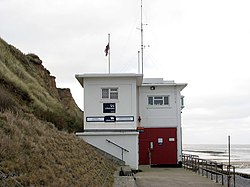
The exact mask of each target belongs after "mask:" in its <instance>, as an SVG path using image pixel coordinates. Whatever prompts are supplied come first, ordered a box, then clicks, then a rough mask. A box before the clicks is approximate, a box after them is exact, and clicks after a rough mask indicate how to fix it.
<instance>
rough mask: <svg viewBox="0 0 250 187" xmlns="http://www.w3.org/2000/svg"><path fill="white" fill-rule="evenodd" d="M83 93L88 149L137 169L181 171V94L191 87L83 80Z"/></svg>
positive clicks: (126, 79)
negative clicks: (176, 167) (166, 167)
mask: <svg viewBox="0 0 250 187" xmlns="http://www.w3.org/2000/svg"><path fill="white" fill-rule="evenodd" d="M76 79H77V80H78V81H79V83H80V84H81V86H82V87H83V89H84V92H83V97H84V120H83V121H84V127H83V132H78V133H76V135H77V136H79V137H80V138H82V139H84V140H85V141H86V142H87V143H89V144H91V145H93V146H95V147H97V148H98V149H101V150H102V151H104V152H107V153H108V154H110V155H112V156H114V157H117V158H118V159H121V160H123V161H125V164H126V165H129V166H130V167H131V168H132V169H134V170H137V169H138V165H149V164H150V165H177V164H180V163H181V159H182V133H181V110H182V108H183V107H184V106H183V96H182V95H181V91H182V90H183V89H184V88H185V87H186V86H187V84H186V83H175V82H174V81H165V80H163V79H162V78H143V75H142V74H129V73H126V74H113V73H112V74H78V75H76Z"/></svg>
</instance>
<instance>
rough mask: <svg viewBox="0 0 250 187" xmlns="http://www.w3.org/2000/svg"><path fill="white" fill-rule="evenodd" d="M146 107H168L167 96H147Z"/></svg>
mask: <svg viewBox="0 0 250 187" xmlns="http://www.w3.org/2000/svg"><path fill="white" fill-rule="evenodd" d="M148 105H157V106H158V105H169V96H148Z"/></svg>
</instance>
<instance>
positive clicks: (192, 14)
mask: <svg viewBox="0 0 250 187" xmlns="http://www.w3.org/2000/svg"><path fill="white" fill-rule="evenodd" d="M143 7H144V10H143V22H144V24H147V25H145V26H144V44H145V46H146V47H145V50H144V54H145V55H144V60H145V61H144V75H145V77H155V78H158V77H162V78H164V79H166V80H175V82H177V83H188V86H187V87H186V88H185V89H184V90H183V92H182V94H183V95H184V96H185V108H184V109H183V113H182V114H183V118H182V127H183V143H227V136H228V135H231V141H232V143H235V144H236V143H249V144H250V73H249V69H250V66H249V62H250V53H249V52H250V11H249V10H250V1H249V0H154V1H150V0H143ZM0 23H1V26H0V37H2V38H3V39H4V40H6V41H7V42H8V43H10V44H12V45H14V46H16V47H17V48H19V49H20V50H21V51H22V52H24V53H35V54H37V55H38V56H39V57H40V58H41V59H42V60H43V65H44V66H45V67H46V68H47V69H48V70H49V71H50V72H51V74H52V75H54V76H56V82H57V87H68V88H70V89H71V91H72V94H73V96H74V99H75V100H76V102H77V104H78V105H79V107H80V108H83V98H82V93H83V91H82V88H81V86H80V84H79V83H78V82H77V80H76V79H75V74H79V73H92V72H99V73H100V72H101V73H105V72H107V71H108V66H107V58H106V57H105V55H104V48H105V46H106V45H107V41H108V33H110V34H111V72H115V73H137V71H138V68H137V51H138V50H139V49H140V30H138V28H139V27H140V0H126V1H125V0H105V1H101V0H99V1H98V0H53V1H51V0H0Z"/></svg>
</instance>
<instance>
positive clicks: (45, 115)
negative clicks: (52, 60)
mask: <svg viewBox="0 0 250 187" xmlns="http://www.w3.org/2000/svg"><path fill="white" fill-rule="evenodd" d="M82 115H83V114H82V112H81V111H80V109H79V108H78V107H77V105H76V104H75V102H74V100H73V98H72V95H71V93H70V90H69V89H58V88H56V84H55V77H53V76H51V75H50V73H49V71H48V70H46V69H45V68H44V67H43V65H42V61H41V60H40V59H39V57H38V56H37V55H35V54H28V55H24V54H23V53H22V52H21V51H19V50H18V49H16V48H15V47H13V46H11V45H9V44H7V43H6V42H5V41H3V40H2V39H1V38H0V186H112V182H113V172H114V170H115V167H116V166H115V165H114V164H113V163H112V162H110V161H109V160H107V159H106V158H104V157H103V156H101V155H99V154H98V153H97V152H96V151H95V149H94V148H93V147H92V146H90V145H88V144H87V143H86V142H84V141H83V140H80V139H79V138H77V137H76V136H75V135H74V134H69V132H74V131H81V130H82Z"/></svg>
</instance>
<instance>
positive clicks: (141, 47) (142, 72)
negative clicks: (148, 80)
mask: <svg viewBox="0 0 250 187" xmlns="http://www.w3.org/2000/svg"><path fill="white" fill-rule="evenodd" d="M143 47H144V46H143V22H142V0H141V69H142V75H143Z"/></svg>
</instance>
